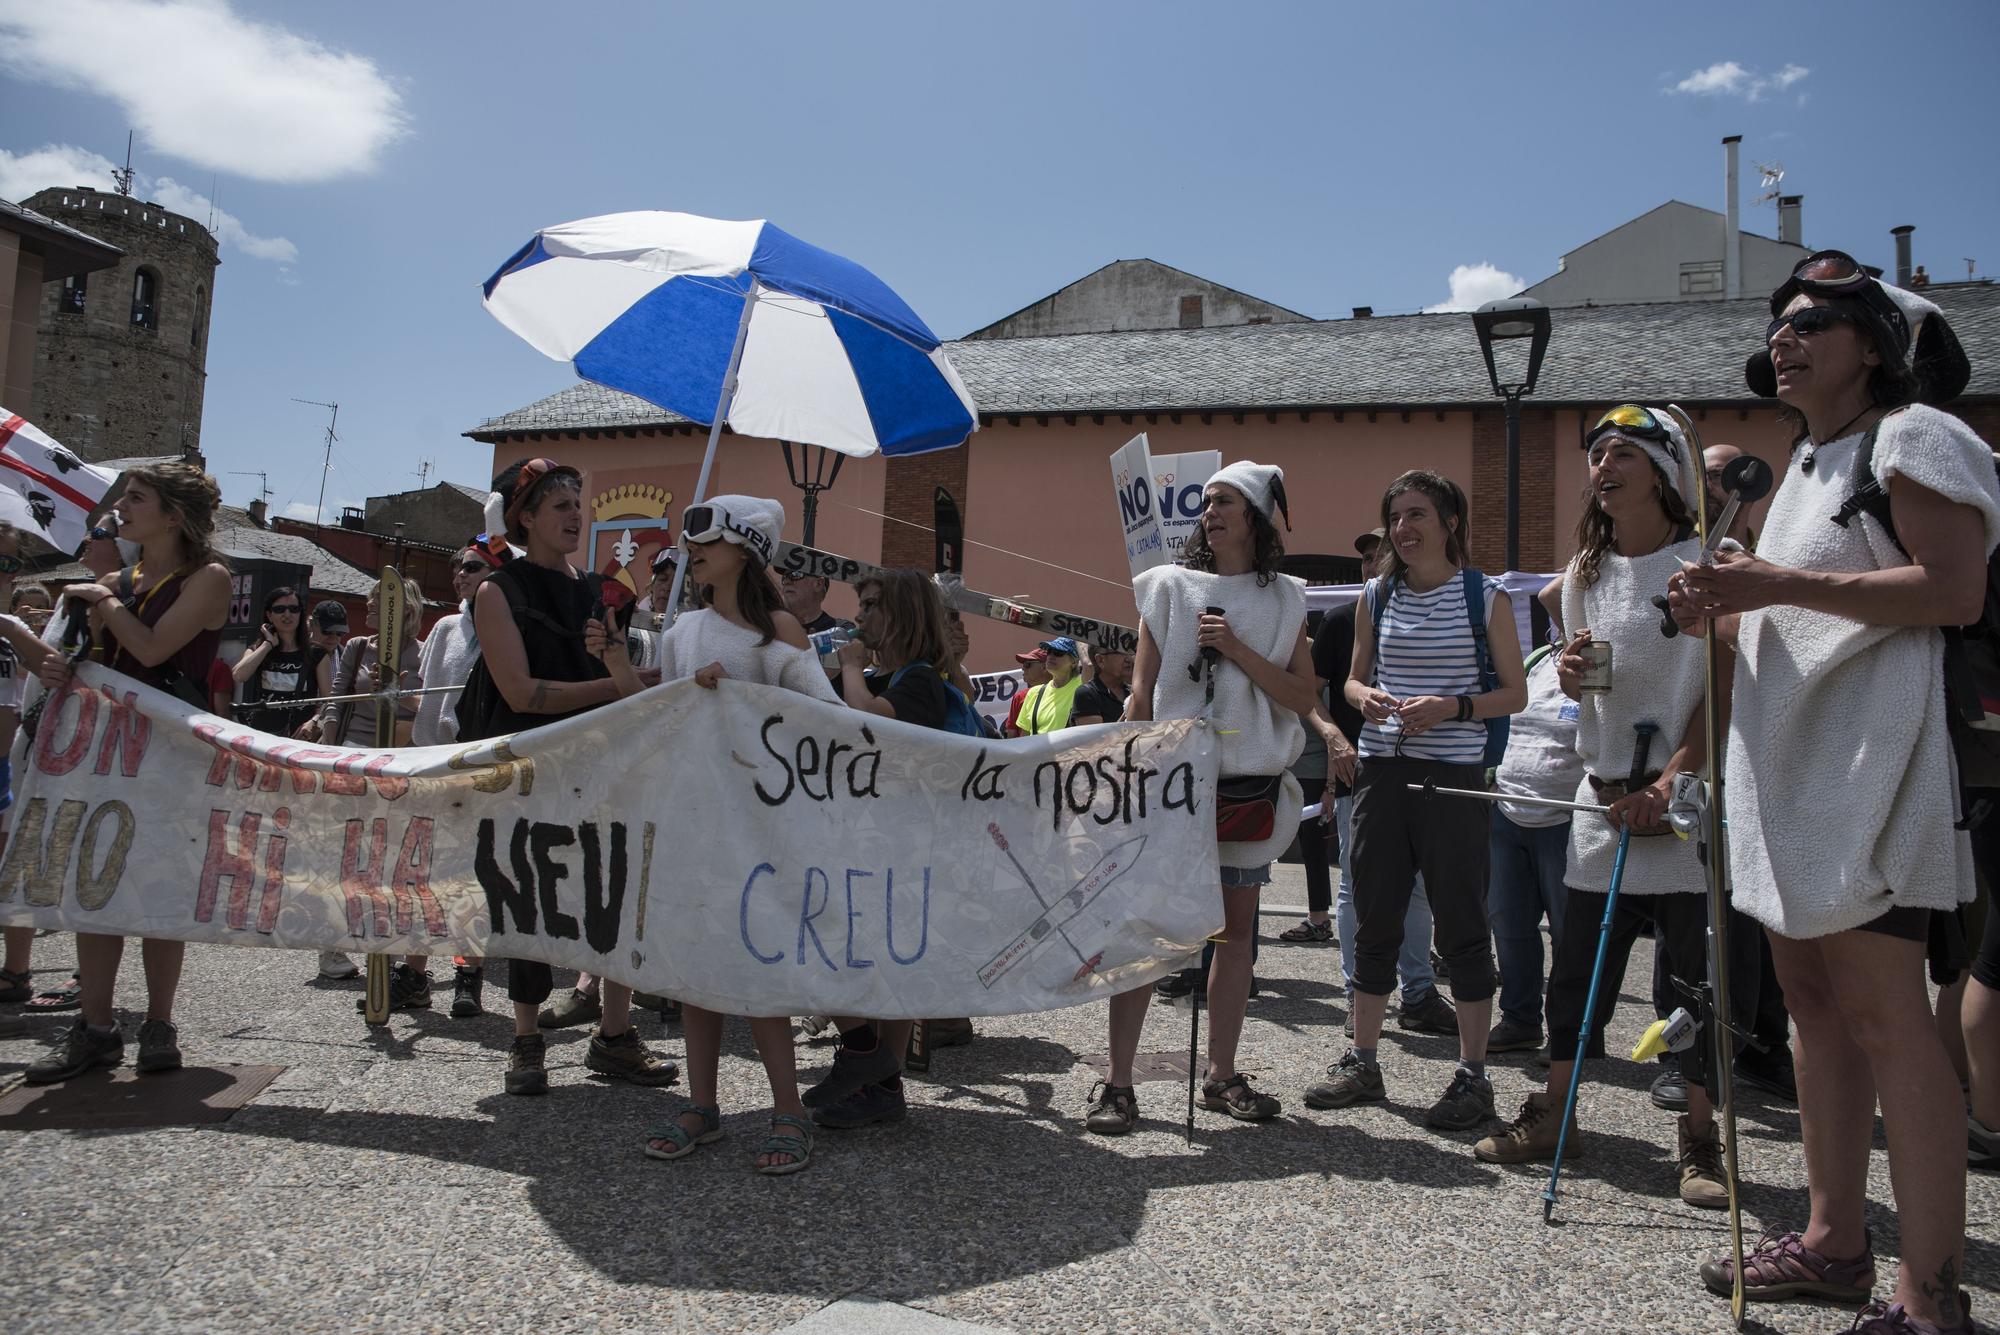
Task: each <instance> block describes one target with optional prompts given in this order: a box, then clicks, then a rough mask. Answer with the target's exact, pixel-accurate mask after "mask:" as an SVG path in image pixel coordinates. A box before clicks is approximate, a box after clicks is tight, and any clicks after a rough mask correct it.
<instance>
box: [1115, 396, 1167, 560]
mask: <svg viewBox="0 0 2000 1335" xmlns="http://www.w3.org/2000/svg"><path fill="white" fill-rule="evenodd" d="M1111 483H1112V488H1113V489H1114V490H1115V491H1116V492H1117V493H1118V522H1119V523H1120V524H1121V525H1122V526H1123V527H1124V529H1125V559H1126V560H1127V561H1129V562H1130V563H1131V565H1132V573H1133V574H1135V575H1136V574H1138V573H1139V572H1140V571H1142V570H1151V569H1152V568H1153V567H1154V566H1159V565H1165V564H1166V563H1167V550H1166V537H1165V535H1164V534H1163V533H1162V532H1161V529H1160V510H1159V507H1158V506H1157V505H1155V504H1154V503H1153V460H1152V458H1151V456H1149V455H1148V454H1147V453H1146V433H1145V432H1143V431H1141V432H1140V433H1139V434H1138V435H1136V436H1134V437H1132V439H1130V440H1128V441H1126V442H1125V443H1124V444H1123V445H1120V446H1119V447H1118V448H1117V450H1116V451H1114V452H1113V453H1112V455H1111Z"/></svg>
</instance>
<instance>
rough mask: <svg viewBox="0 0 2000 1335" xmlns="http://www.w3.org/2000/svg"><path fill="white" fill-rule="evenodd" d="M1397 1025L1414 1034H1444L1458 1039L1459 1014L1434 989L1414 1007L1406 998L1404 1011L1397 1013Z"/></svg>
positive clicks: (1403, 1006)
mask: <svg viewBox="0 0 2000 1335" xmlns="http://www.w3.org/2000/svg"><path fill="white" fill-rule="evenodd" d="M1396 1025H1397V1027H1398V1028H1400V1029H1407V1030H1409V1031H1410V1032H1411V1033H1414V1034H1442V1035H1444V1036H1446V1037H1449V1038H1456V1037H1458V1012H1457V1011H1455V1010H1453V1009H1452V1006H1451V1003H1450V1002H1449V1001H1446V1000H1445V999H1444V998H1443V997H1441V996H1439V995H1438V994H1437V989H1436V988H1432V989H1431V990H1430V991H1429V992H1426V993H1424V998H1423V1000H1422V1001H1419V1002H1416V1003H1415V1004H1414V1005H1413V1004H1411V1002H1410V1001H1409V1000H1408V999H1407V998H1405V999H1404V1001H1403V1005H1402V1009H1400V1010H1398V1011H1397V1012H1396Z"/></svg>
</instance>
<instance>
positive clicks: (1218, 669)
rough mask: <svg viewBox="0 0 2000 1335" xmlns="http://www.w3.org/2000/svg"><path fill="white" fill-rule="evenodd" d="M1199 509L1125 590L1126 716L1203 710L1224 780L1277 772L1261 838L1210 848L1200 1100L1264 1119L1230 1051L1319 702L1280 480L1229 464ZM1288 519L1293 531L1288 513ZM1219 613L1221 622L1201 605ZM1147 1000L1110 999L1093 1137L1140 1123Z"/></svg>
mask: <svg viewBox="0 0 2000 1335" xmlns="http://www.w3.org/2000/svg"><path fill="white" fill-rule="evenodd" d="M1201 504H1202V514H1201V526H1200V527H1199V528H1197V529H1196V530H1195V532H1194V533H1193V535H1191V536H1190V537H1189V538H1188V543H1187V549H1186V551H1185V553H1184V554H1183V555H1182V557H1181V563H1180V564H1179V565H1173V566H1160V567H1156V568H1155V569H1152V570H1147V571H1144V572H1142V573H1141V574H1140V575H1139V576H1138V578H1136V579H1135V580H1133V581H1132V583H1133V589H1134V592H1135V593H1136V594H1137V595H1138V603H1139V651H1138V653H1137V654H1136V655H1135V656H1134V660H1133V666H1132V695H1131V698H1130V700H1129V701H1127V703H1126V706H1125V717H1126V719H1127V720H1128V721H1138V722H1145V721H1148V720H1151V719H1156V718H1160V719H1172V718H1197V717H1201V716H1202V715H1203V714H1206V715H1207V717H1208V718H1209V719H1210V721H1211V722H1212V724H1213V725H1214V727H1215V733H1216V738H1215V740H1216V749H1217V750H1218V752H1219V753H1220V755H1221V763H1222V768H1221V772H1222V775H1223V777H1225V778H1237V777H1253V776H1262V777H1273V776H1283V788H1282V790H1281V794H1280V797H1279V800H1278V804H1277V805H1278V812H1277V819H1276V822H1275V828H1273V830H1272V831H1271V835H1270V837H1269V838H1267V839H1263V840H1260V841H1258V842H1256V843H1252V844H1240V843H1227V844H1222V845H1220V846H1219V849H1218V851H1219V856H1220V862H1221V868H1222V875H1221V881H1222V889H1221V895H1222V917H1223V926H1222V934H1221V936H1220V937H1219V938H1217V941H1216V946H1215V962H1214V964H1213V965H1212V966H1211V967H1210V970H1209V981H1208V1007H1209V1009H1208V1079H1207V1081H1206V1082H1205V1083H1204V1084H1203V1085H1202V1089H1201V1105H1202V1107H1204V1108H1208V1109H1211V1110H1213V1111H1216V1112H1224V1113H1228V1114H1229V1115H1230V1116H1231V1117H1234V1118H1236V1119H1237V1120H1239V1121H1245V1122H1259V1121H1263V1120H1265V1119H1267V1118H1271V1117H1275V1116H1277V1114H1278V1111H1279V1105H1278V1100H1276V1099H1274V1098H1272V1097H1271V1096H1270V1095H1269V1094H1266V1093H1263V1092H1262V1091H1260V1090H1256V1089H1252V1088H1251V1087H1250V1081H1249V1078H1248V1077H1247V1076H1245V1075H1243V1074H1242V1073H1241V1072H1239V1071H1238V1070H1237V1069H1236V1044H1237V1040H1238V1039H1239V1038H1240V1037H1241V1036H1242V1033H1243V1015H1244V1011H1245V1010H1246V1008H1247V1007H1248V1005H1249V1001H1250V942H1251V938H1252V937H1253V936H1254V935H1255V933H1256V931H1257V894H1258V891H1259V889H1260V888H1261V887H1263V886H1265V885H1267V884H1269V883H1270V880H1271V859H1273V858H1275V857H1276V856H1278V854H1280V853H1282V852H1284V850H1285V846H1286V845H1287V844H1289V843H1291V841H1292V836H1293V834H1295V833H1296V832H1297V830H1298V824H1299V809H1300V793H1299V783H1298V780H1297V779H1294V778H1292V777H1291V775H1290V774H1288V773H1286V771H1287V770H1288V769H1289V768H1290V766H1291V763H1292V762H1293V761H1294V760H1297V759H1298V758H1299V752H1300V751H1301V750H1302V749H1303V748H1304V746H1305V729H1304V728H1303V727H1302V726H1301V725H1300V723H1299V717H1300V716H1301V715H1303V714H1310V713H1311V712H1312V711H1313V709H1314V708H1315V707H1317V705H1318V704H1319V677H1318V676H1317V675H1316V674H1315V673H1314V672H1313V664H1312V645H1311V643H1310V642H1309V641H1308V640H1307V639H1306V629H1305V624H1306V600H1305V590H1304V587H1303V586H1302V585H1301V583H1300V582H1299V581H1298V580H1296V579H1293V578H1292V577H1291V576H1289V575H1282V574H1279V573H1278V563H1279V561H1281V560H1283V559H1284V555H1285V541H1284V538H1283V536H1282V535H1281V534H1280V533H1279V532H1278V527H1277V520H1278V517H1279V516H1280V515H1286V512H1287V510H1288V508H1289V507H1288V506H1287V505H1286V502H1285V475H1284V474H1283V473H1282V472H1281V471H1279V470H1278V469H1276V468H1273V467H1270V466H1268V465H1266V464H1253V463H1247V462H1243V463H1233V464H1230V465H1229V466H1228V467H1227V468H1224V469H1223V470H1222V471H1221V472H1219V473H1217V474H1216V475H1215V476H1214V477H1212V478H1210V479H1209V482H1208V485H1207V486H1206V487H1204V488H1203V489H1202V497H1201ZM1285 524H1286V527H1287V528H1289V527H1290V519H1289V516H1288V515H1287V517H1286V520H1285ZM1218 607H1219V608H1221V609H1222V615H1219V616H1218V615H1214V614H1212V613H1211V612H1210V611H1209V610H1208V609H1210V608H1218ZM1211 651H1212V652H1211ZM1211 677H1212V680H1213V683H1214V697H1213V702H1212V705H1211V703H1210V700H1209V691H1208V686H1207V682H1208V681H1209V680H1210V679H1211ZM1152 994H1153V989H1152V988H1151V987H1149V986H1147V987H1137V988H1134V989H1132V990H1131V991H1129V992H1121V993H1120V994H1118V995H1117V996H1115V997H1113V998H1111V1061H1110V1069H1109V1070H1108V1071H1106V1072H1105V1077H1106V1078H1105V1079H1104V1080H1103V1081H1101V1082H1100V1083H1099V1085H1098V1088H1097V1091H1096V1093H1095V1094H1094V1095H1093V1097H1092V1102H1091V1107H1090V1110H1089V1112H1088V1113H1087V1114H1086V1115H1085V1117H1084V1125H1085V1126H1086V1127H1087V1128H1088V1129H1089V1130H1091V1131H1094V1132H1096V1133H1098V1134H1099V1135H1123V1134H1124V1133H1126V1132H1128V1131H1130V1130H1131V1129H1132V1128H1133V1127H1134V1126H1136V1125H1137V1124H1138V1121H1139V1104H1138V1100H1137V1099H1136V1098H1135V1097H1134V1096H1133V1093H1132V1059H1133V1058H1134V1057H1135V1056H1137V1055H1138V1051H1139V1034H1140V1031H1141V1030H1142V1029H1143V1028H1144V1027H1145V1023H1146V1010H1147V1007H1148V1006H1149V1005H1150V1003H1151V997H1152Z"/></svg>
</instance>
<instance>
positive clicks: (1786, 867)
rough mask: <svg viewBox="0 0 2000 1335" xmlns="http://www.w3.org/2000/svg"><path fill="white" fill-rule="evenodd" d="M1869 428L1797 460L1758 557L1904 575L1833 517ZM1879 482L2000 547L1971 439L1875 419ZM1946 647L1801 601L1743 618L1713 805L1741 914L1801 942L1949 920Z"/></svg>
mask: <svg viewBox="0 0 2000 1335" xmlns="http://www.w3.org/2000/svg"><path fill="white" fill-rule="evenodd" d="M1863 438H1864V433H1862V432H1859V431H1857V432H1854V433H1852V434H1850V435H1847V436H1843V437H1842V438H1840V439H1839V440H1835V441H1830V442H1828V443H1827V444H1825V445H1823V446H1820V447H1819V448H1818V449H1817V450H1816V451H1815V452H1814V456H1813V470H1812V471H1811V472H1810V473H1808V472H1805V471H1803V470H1802V468H1801V462H1802V458H1803V452H1800V454H1797V455H1795V456H1794V457H1793V460H1792V465H1791V467H1790V469H1789V470H1788V471H1787V472H1786V475H1785V479H1784V484H1783V486H1782V488H1781V489H1780V490H1779V492H1778V495H1777V499H1776V500H1775V501H1774V502H1773V503H1772V506H1771V512H1770V515H1769V517H1768V519H1767V521H1766V524H1765V528H1764V533H1763V536H1762V537H1761V538H1760V539H1759V541H1758V545H1757V548H1758V555H1759V556H1762V557H1764V558H1765V559H1767V560H1770V561H1773V562H1776V563H1777V564H1779V565H1784V566H1794V567H1802V568H1806V569H1810V570H1821V571H1841V572H1862V571H1870V570H1886V569H1890V568H1892V567H1895V566H1902V565H1908V564H1909V561H1908V560H1907V558H1905V557H1904V556H1903V554H1902V553H1901V552H1900V551H1898V550H1897V548H1896V545H1895V543H1894V542H1893V541H1891V539H1890V537H1889V535H1888V533H1887V532H1886V531H1885V530H1884V529H1883V528H1882V526H1881V525H1879V524H1877V523H1876V522H1875V520H1874V519H1872V518H1870V517H1868V516H1865V515H1863V516H1857V517H1856V518H1855V519H1854V520H1853V521H1852V522H1851V523H1850V524H1849V525H1848V527H1846V528H1842V527H1840V526H1839V525H1837V524H1835V523H1833V522H1832V519H1831V516H1832V515H1833V513H1834V512H1835V511H1836V510H1838V509H1839V508H1840V506H1841V503H1842V502H1843V501H1845V500H1846V499H1847V497H1848V495H1849V494H1850V493H1851V492H1852V491H1853V489H1854V474H1855V471H1856V468H1857V466H1858V463H1859V451H1860V446H1861V442H1862V440H1863ZM1875 474H1876V476H1877V477H1879V478H1880V479H1881V480H1882V483H1883V485H1884V486H1887V485H1888V483H1889V479H1891V478H1893V477H1904V478H1907V479H1908V480H1909V481H1911V482H1914V483H1916V484H1918V485H1920V486H1923V487H1926V488H1928V489H1930V490H1932V491H1935V492H1937V493H1938V494H1939V495H1941V496H1943V497H1945V498H1946V499H1947V500H1952V501H1956V502H1958V503H1960V504H1963V505H1970V506H1973V507H1975V508H1976V509H1978V510H1979V512H1980V513H1981V515H1982V516H1983V517H1984V519H1985V521H1986V536H1985V543H1984V552H1985V553H1986V554H1988V555H1990V554H1991V553H1992V551H1993V549H1994V547H1995V546H1996V545H2000V482H1996V480H1995V476H1994V461H1993V455H1992V453H1991V452H1990V451H1989V450H1988V449H1987V447H1986V445H1985V444H1984V442H1982V441H1981V440H1980V439H1979V438H1978V437H1977V436H1975V435H1974V434H1973V433H1972V431H1971V429H1970V428H1968V427H1967V426H1966V425H1965V424H1964V423H1963V422H1961V421H1959V420H1958V419H1957V418H1955V417H1952V416H1950V415H1949V414H1947V413H1943V412H1940V411H1938V410H1937V409H1935V408H1929V407H1924V406H1922V405H1915V406H1911V407H1908V408H1904V409H1902V410H1900V411H1898V412H1894V413H1891V414H1890V415H1889V416H1888V417H1886V418H1884V419H1883V421H1882V424H1881V428H1880V432H1879V435H1878V438H1877V440H1876V443H1875ZM1943 663H1944V639H1943V637H1942V636H1941V635H1940V634H1939V633H1938V631H1937V630H1935V629H1933V628H1930V627H1924V626H1880V625H1868V624H1864V623H1862V622H1859V621H1853V620H1849V619H1847V618H1845V617H1838V616H1831V615H1829V614H1827V613H1824V612H1812V611H1807V610H1805V609H1803V608H1798V607H1772V608H1767V609H1764V610H1763V611H1759V612H1751V613H1747V614H1745V615H1744V617H1743V619H1742V628H1741V631H1740V634H1739V636H1738V640H1737V661H1736V689H1735V700H1734V706H1733V710H1732V717H1731V720H1730V728H1729V746H1728V752H1727V761H1726V771H1725V777H1726V783H1727V786H1726V788H1725V803H1726V809H1727V813H1728V820H1729V834H1728V844H1729V867H1730V874H1731V877H1732V879H1733V882H1734V898H1735V903H1736V907H1737V908H1739V909H1741V910H1743V911H1744V912H1745V913H1748V914H1749V915H1750V916H1751V917H1753V918H1755V919H1757V920H1758V921H1759V922H1761V923H1763V924H1764V925H1765V926H1766V927H1768V928H1770V929H1771V930H1772V931H1775V932H1779V933H1782V934H1783V935H1785V936H1788V937H1794V938H1801V939H1803V938H1810V937H1817V936H1827V935H1831V934H1832V933H1834V932H1840V931H1846V930H1848V929H1849V928H1853V927H1858V926H1860V925H1861V924H1863V923H1865V922H1868V921H1870V920H1872V919H1874V918H1876V917H1878V916H1880V915H1881V914H1882V913H1884V912H1886V911H1887V910H1888V909H1891V908H1899V907H1912V908H1932V909H1949V908H1951V907H1953V906H1954V905H1956V904H1959V903H1962V902H1966V901H1969V900H1971V899H1972V897H1973V893H1974V891H1973V873H1972V853H1971V848H1970V846H1969V844H1968V843H1967V840H1966V836H1965V835H1964V834H1962V833H1960V832H1958V831H1957V830H1954V829H1953V828H1952V822H1953V821H1954V820H1955V819H1956V818H1957V815H1958V796H1957V776H1956V773H1955V770H1954V767H1953V764H1952V758H1951V742H1950V739H1949V737H1948V736H1947V734H1946V725H1945V699H1944V678H1943Z"/></svg>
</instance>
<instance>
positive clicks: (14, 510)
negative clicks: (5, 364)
mask: <svg viewBox="0 0 2000 1335" xmlns="http://www.w3.org/2000/svg"><path fill="white" fill-rule="evenodd" d="M117 480H118V475H117V474H116V473H113V472H110V471H109V470H107V469H103V468H99V467H97V466H95V465H94V464H87V463H85V462H84V461H83V460H81V459H79V458H77V457H76V456H75V455H74V454H71V453H70V452H69V451H68V450H66V449H64V448H63V447H62V446H60V445H58V444H56V443H55V442H54V441H53V440H50V439H49V437H48V436H47V435H45V434H44V433H43V432H42V430H41V428H39V427H37V426H35V425H33V424H32V423H30V422H29V421H28V419H27V418H25V417H22V416H21V415H20V414H19V413H10V412H8V411H7V410H6V409H5V408H0V519H5V520H6V521H8V522H9V523H11V524H13V525H14V526H16V527H17V528H21V529H24V530H26V531H27V532H29V533H37V534H40V535H41V537H42V539H43V540H44V541H46V542H47V543H48V544H49V546H51V547H53V548H55V549H56V550H57V551H59V552H62V553H63V554H64V555H66V556H73V555H75V554H76V552H77V551H78V550H79V549H80V548H81V547H82V546H83V540H84V539H85V538H86V537H88V536H90V512H91V511H92V510H94V509H95V508H97V504H98V502H100V501H102V500H103V499H104V493H105V492H106V491H109V490H110V489H111V484H112V483H114V482H116V481H117Z"/></svg>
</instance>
